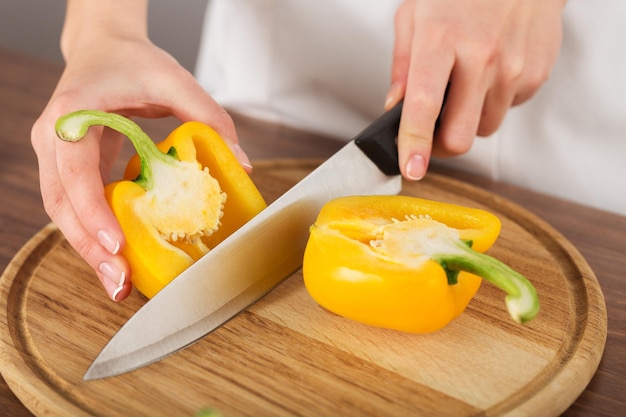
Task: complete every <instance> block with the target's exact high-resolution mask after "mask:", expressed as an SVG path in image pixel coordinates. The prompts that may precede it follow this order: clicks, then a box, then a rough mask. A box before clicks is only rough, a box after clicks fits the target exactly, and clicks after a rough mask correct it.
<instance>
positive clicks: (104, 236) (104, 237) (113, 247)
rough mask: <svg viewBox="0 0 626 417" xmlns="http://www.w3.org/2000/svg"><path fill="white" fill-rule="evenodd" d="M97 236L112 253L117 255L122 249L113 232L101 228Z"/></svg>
mask: <svg viewBox="0 0 626 417" xmlns="http://www.w3.org/2000/svg"><path fill="white" fill-rule="evenodd" d="M97 237H98V241H99V242H100V244H101V245H102V246H103V247H104V248H105V249H106V250H107V251H108V252H109V253H111V254H112V255H116V254H117V253H118V252H119V251H120V242H119V240H117V239H116V238H115V237H114V236H113V234H111V233H109V232H107V231H105V230H100V231H99V232H98V235H97Z"/></svg>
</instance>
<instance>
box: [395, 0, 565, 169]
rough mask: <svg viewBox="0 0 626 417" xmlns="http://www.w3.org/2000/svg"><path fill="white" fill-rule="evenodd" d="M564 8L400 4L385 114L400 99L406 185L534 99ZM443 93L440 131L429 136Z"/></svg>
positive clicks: (433, 0) (560, 2) (530, 3)
mask: <svg viewBox="0 0 626 417" xmlns="http://www.w3.org/2000/svg"><path fill="white" fill-rule="evenodd" d="M564 3H565V0H479V1H471V2H468V1H458V0H426V1H415V0H406V1H404V2H403V3H402V5H401V6H400V8H399V9H398V11H397V13H396V21H395V29H396V43H395V47H394V56H393V64H392V82H391V88H390V90H389V93H388V96H387V103H386V107H387V108H390V107H391V106H393V105H394V104H395V103H396V102H398V101H399V100H400V99H402V98H404V110H403V114H402V121H401V124H400V133H399V136H398V148H399V159H400V169H401V170H402V173H403V175H404V176H405V177H406V178H408V179H413V180H416V179H420V178H422V177H423V176H424V174H425V173H426V168H427V166H428V162H429V159H430V156H431V153H432V154H433V155H437V156H453V155H458V154H461V153H464V152H466V151H468V150H469V148H470V147H471V145H472V142H473V140H474V137H475V135H480V136H487V135H490V134H492V133H493V132H494V131H495V130H496V129H497V128H498V127H499V125H500V123H501V122H502V119H503V118H504V116H505V114H506V112H507V110H508V109H509V108H510V107H511V106H514V105H517V104H520V103H523V102H524V101H526V100H528V99H529V98H530V97H532V95H533V94H534V93H535V91H536V90H537V89H538V88H539V87H540V86H541V85H542V84H543V82H545V81H546V80H547V78H548V77H549V74H550V71H551V69H552V67H553V65H554V63H555V61H556V57H557V54H558V50H559V47H560V42H561V12H562V9H563V7H564ZM448 84H449V86H448ZM446 88H448V95H447V99H446V104H445V107H444V111H443V113H442V116H441V124H440V126H439V128H438V130H437V132H436V134H433V132H434V125H435V120H436V119H437V116H438V114H439V111H440V109H441V106H442V103H443V97H444V92H445V91H446Z"/></svg>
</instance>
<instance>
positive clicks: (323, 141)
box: [0, 49, 626, 417]
mask: <svg viewBox="0 0 626 417" xmlns="http://www.w3.org/2000/svg"><path fill="white" fill-rule="evenodd" d="M60 73H61V68H60V66H58V65H56V64H52V63H49V62H45V61H41V60H38V59H35V58H32V57H28V56H24V55H20V54H18V53H15V52H13V51H9V50H5V49H0V146H1V151H0V196H1V197H0V198H1V200H2V203H1V204H0V241H1V242H2V245H1V246H0V271H1V270H4V268H5V267H6V266H7V264H8V263H9V261H10V260H11V259H12V257H13V256H14V255H15V254H16V252H17V251H18V250H19V249H20V247H22V246H23V245H24V244H25V243H26V241H27V240H28V239H29V238H30V237H31V236H33V235H34V234H35V233H36V232H37V231H38V230H40V229H41V228H42V227H43V226H44V225H45V224H47V223H48V222H49V218H48V217H47V215H46V213H45V212H44V210H43V207H42V203H41V197H40V194H39V183H38V172H37V161H36V158H35V155H34V152H33V151H32V148H31V145H30V129H31V126H32V124H33V122H34V121H35V119H36V118H37V116H38V115H39V114H40V113H41V111H42V109H43V107H44V106H45V104H46V102H47V100H48V98H49V96H50V94H51V92H52V90H53V89H54V86H55V84H56V81H57V80H58V77H59V75H60ZM235 122H236V124H237V127H238V131H239V135H240V137H241V141H242V144H243V146H244V148H245V149H246V150H247V152H248V154H249V155H250V156H251V158H252V159H253V160H254V159H263V158H286V157H289V158H294V157H307V158H310V157H323V158H325V157H328V156H329V155H331V154H332V153H333V152H334V151H335V150H337V149H338V148H339V147H340V146H341V145H340V144H339V143H337V142H336V141H333V140H331V139H328V138H321V137H318V136H315V135H311V134H306V133H302V132H298V131H294V130H291V129H287V128H284V127H280V126H275V125H270V124H266V123H261V122H258V121H254V120H250V119H247V118H245V117H239V116H235ZM176 124H177V122H176V121H174V120H169V119H166V120H156V121H155V120H149V121H142V125H143V126H144V127H145V129H146V131H147V132H148V133H149V134H150V135H152V136H153V137H163V135H164V134H166V133H167V132H169V130H171V128H173V126H175V125H176ZM130 152H131V150H130V149H128V148H125V149H124V151H123V153H124V156H127V155H129V154H130ZM122 159H126V158H125V157H124V158H122ZM118 169H119V167H118ZM432 169H433V170H435V171H437V172H439V173H444V174H446V175H449V176H451V177H455V178H460V179H462V180H464V181H466V182H468V183H471V184H474V185H478V186H480V187H482V188H484V189H487V190H489V191H491V192H493V193H495V194H498V195H501V196H504V197H506V198H508V199H510V200H512V201H514V202H516V203H518V204H520V205H521V206H523V207H525V208H526V209H528V210H529V211H531V212H534V213H535V214H537V215H538V216H540V217H541V218H543V219H544V220H546V221H547V222H548V223H550V224H551V225H552V226H554V227H555V228H556V229H557V230H559V231H560V232H561V233H563V235H564V236H565V237H566V238H567V239H569V240H570V241H571V242H572V243H573V244H574V245H575V246H576V247H577V248H578V249H579V250H580V252H581V253H582V254H583V256H584V257H585V258H586V259H587V261H588V262H589V264H590V266H591V268H592V269H593V270H594V272H595V274H596V276H597V278H598V281H599V282H600V285H601V286H602V290H603V292H604V295H605V298H606V304H607V310H608V337H607V343H606V348H605V353H604V357H603V359H602V362H601V363H600V367H599V369H598V372H597V373H596V375H595V376H594V378H593V379H592V380H591V382H590V384H589V385H588V387H587V389H586V390H585V391H584V392H583V393H582V395H581V396H580V397H579V398H578V399H577V400H576V402H575V403H574V404H573V405H572V406H571V407H570V408H569V409H568V410H567V411H566V412H565V413H564V415H566V416H617V415H620V414H621V413H623V412H624V410H626V397H625V396H624V393H625V392H626V303H625V302H624V300H625V299H626V274H625V273H624V271H626V217H625V216H619V215H616V214H611V213H608V212H604V211H600V210H596V209H593V208H590V207H586V206H582V205H578V204H573V203H570V202H567V201H564V200H560V199H556V198H553V197H550V196H547V195H543V194H538V193H534V192H531V191H528V190H525V189H522V188H519V187H515V186H511V185H507V184H503V183H499V182H494V181H490V180H487V179H484V178H480V177H477V176H472V175H467V174H464V173H461V172H456V171H451V170H448V169H443V168H440V167H433V168H432ZM0 410H1V411H0V414H1V415H8V416H13V417H21V416H31V415H32V414H31V413H30V412H29V411H28V410H27V409H26V408H25V407H24V406H23V405H22V404H21V403H20V401H19V400H18V399H17V398H16V397H15V396H14V395H13V393H12V392H11V390H10V389H9V388H8V386H7V385H6V383H5V382H4V380H2V379H0Z"/></svg>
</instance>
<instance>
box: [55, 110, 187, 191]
mask: <svg viewBox="0 0 626 417" xmlns="http://www.w3.org/2000/svg"><path fill="white" fill-rule="evenodd" d="M94 125H102V126H106V127H108V128H111V129H114V130H116V131H118V132H120V133H122V134H123V135H125V136H127V137H128V139H130V141H131V142H132V144H133V146H134V147H135V150H136V151H137V154H138V155H139V159H140V160H141V174H140V176H139V177H138V178H137V180H135V182H136V183H138V184H139V185H141V186H142V187H143V188H144V189H146V190H149V189H152V187H153V184H152V166H151V165H152V163H154V162H156V161H161V162H164V163H167V164H171V163H173V162H174V161H176V158H174V157H173V156H171V155H168V154H166V153H163V152H161V151H160V150H159V148H157V146H156V145H155V144H154V142H153V141H152V139H150V137H149V136H148V135H147V134H146V133H145V132H144V131H143V130H141V128H140V127H139V125H137V123H135V122H133V121H132V120H130V119H128V118H126V117H123V116H120V115H119V114H115V113H107V112H104V111H99V110H78V111H75V112H72V113H68V114H66V115H64V116H62V117H60V118H59V120H57V122H56V126H55V130H56V134H57V136H58V137H59V138H60V139H62V140H64V141H67V142H77V141H79V140H81V139H82V138H83V137H84V136H85V134H86V133H87V130H88V129H89V128H90V127H91V126H94Z"/></svg>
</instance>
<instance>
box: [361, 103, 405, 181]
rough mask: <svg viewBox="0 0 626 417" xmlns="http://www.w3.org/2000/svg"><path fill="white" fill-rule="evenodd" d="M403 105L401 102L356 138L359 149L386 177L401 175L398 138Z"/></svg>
mask: <svg viewBox="0 0 626 417" xmlns="http://www.w3.org/2000/svg"><path fill="white" fill-rule="evenodd" d="M402 103H403V101H400V102H399V103H398V104H396V105H395V106H394V107H393V108H392V109H391V110H389V111H387V112H385V113H383V115H382V116H380V117H379V118H378V119H376V120H374V121H373V122H372V124H371V125H369V126H368V127H366V128H365V130H363V131H362V132H361V133H359V134H358V135H357V136H356V137H355V138H354V143H355V144H356V145H357V146H358V147H359V149H361V150H362V151H363V152H364V153H365V155H367V157H368V158H369V159H371V160H372V162H374V163H375V164H376V166H378V168H379V169H380V170H381V171H382V172H384V173H385V174H386V175H398V174H400V167H399V165H398V144H397V137H398V129H400V116H401V115H402Z"/></svg>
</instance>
